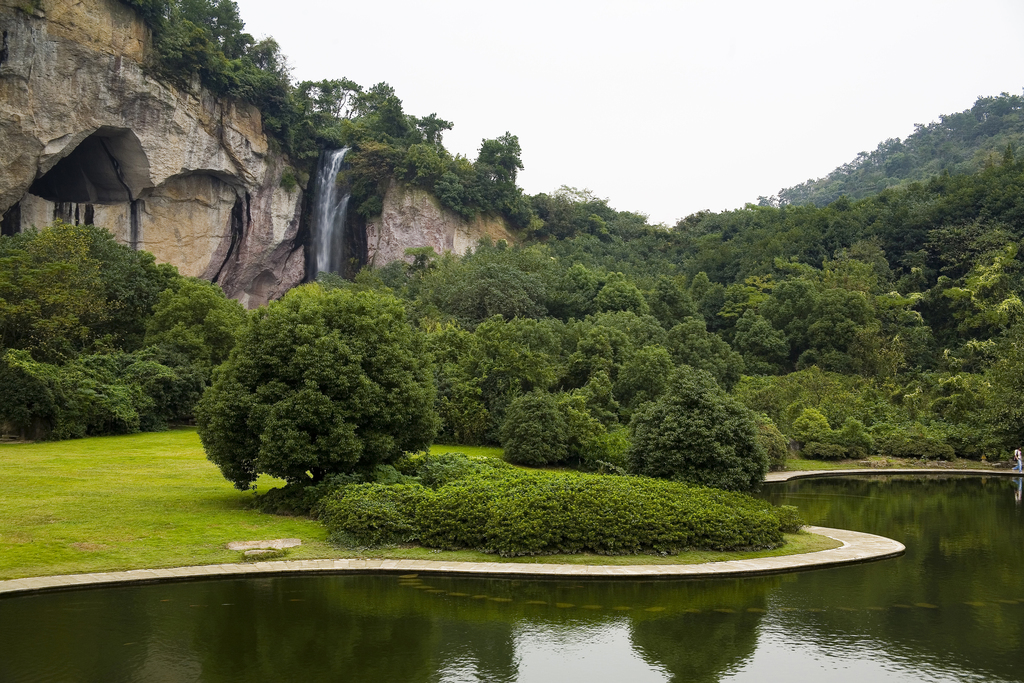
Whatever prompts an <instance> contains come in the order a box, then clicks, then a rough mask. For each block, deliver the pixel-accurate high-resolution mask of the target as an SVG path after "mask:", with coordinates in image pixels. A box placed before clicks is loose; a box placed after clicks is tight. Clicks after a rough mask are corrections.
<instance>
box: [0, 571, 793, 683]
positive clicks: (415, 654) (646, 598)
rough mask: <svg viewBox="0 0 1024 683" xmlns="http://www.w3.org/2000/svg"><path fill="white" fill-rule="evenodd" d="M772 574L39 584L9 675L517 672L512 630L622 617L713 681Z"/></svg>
mask: <svg viewBox="0 0 1024 683" xmlns="http://www.w3.org/2000/svg"><path fill="white" fill-rule="evenodd" d="M776 585H778V580H767V579H766V580H749V581H731V580H730V581H721V582H632V581H630V582H573V581H511V580H477V579H455V578H444V577H423V579H422V580H413V581H409V580H401V579H399V578H398V577H395V576H356V577H352V576H349V577H296V578H276V579H249V580H224V581H208V582H198V583H192V584H174V585H155V586H141V587H133V588H123V589H107V590H93V591H84V592H81V593H74V594H71V593H68V594H44V595H38V596H31V597H26V598H15V599H10V600H5V601H3V602H0V623H2V624H3V625H2V626H0V638H2V640H3V642H4V650H5V657H6V659H5V661H3V663H0V680H5V681H6V680H12V681H17V680H35V679H36V678H37V677H38V675H39V673H40V671H42V670H47V671H49V670H59V672H60V673H59V675H58V676H57V678H58V679H60V680H105V681H133V680H166V681H177V680H203V681H214V682H216V681H236V680H294V679H295V678H296V676H301V678H302V679H303V680H326V679H329V678H332V677H337V675H338V674H339V672H344V675H345V679H346V680H396V681H433V680H438V676H439V673H440V672H443V671H453V670H457V671H460V672H464V673H465V672H469V673H471V674H473V675H475V676H476V677H477V678H478V679H479V680H487V681H513V680H516V679H517V677H518V674H519V672H518V667H517V661H518V660H517V654H516V645H515V637H514V634H515V633H516V631H517V629H518V630H519V631H520V632H521V631H522V629H521V628H519V627H521V626H523V625H529V626H536V627H540V628H542V629H544V630H545V632H547V633H549V634H555V638H556V641H557V638H558V634H559V633H562V634H564V635H565V637H566V638H567V639H571V638H573V637H575V635H574V634H579V633H581V632H585V631H586V630H587V629H597V630H596V631H595V633H596V632H600V629H602V628H617V629H618V628H622V626H623V625H626V626H627V628H628V631H629V633H630V636H631V639H632V642H633V645H634V648H635V650H636V652H638V653H639V654H640V655H641V656H642V658H643V659H644V660H645V661H647V662H648V663H649V664H651V665H652V666H654V667H656V668H658V669H660V670H665V671H667V672H669V673H670V674H671V675H672V677H673V679H675V680H687V681H690V680H693V681H714V680H717V679H718V677H719V675H720V674H721V673H722V672H723V671H725V670H727V669H729V668H731V667H734V666H736V665H737V664H739V663H740V662H742V661H743V660H744V659H745V658H746V657H748V656H749V655H750V654H751V653H752V652H753V651H754V649H755V647H756V630H757V625H758V623H759V620H760V619H761V617H762V610H764V609H765V605H766V601H767V597H766V596H767V594H768V592H769V591H770V590H771V588H772V586H776ZM716 610H719V611H716ZM13 624H18V627H17V628H12V625H13ZM567 642H568V640H567ZM55 653H60V654H59V655H58V654H55Z"/></svg>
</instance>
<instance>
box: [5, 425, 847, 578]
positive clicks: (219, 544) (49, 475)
mask: <svg viewBox="0 0 1024 683" xmlns="http://www.w3.org/2000/svg"><path fill="white" fill-rule="evenodd" d="M446 450H450V451H461V452H465V453H467V454H469V455H476V456H480V457H495V455H498V456H500V449H491V448H474V447H464V446H435V447H432V448H431V451H432V452H438V453H439V452H445V451H446ZM495 451H497V453H495ZM280 483H281V482H280V481H278V480H274V479H272V478H270V477H261V478H260V480H259V481H258V482H257V492H263V491H266V490H269V489H270V488H271V487H273V486H275V485H279V484H280ZM253 495H254V494H253V493H252V492H244V491H238V490H236V489H234V488H233V487H232V486H231V485H230V484H229V483H228V482H227V481H225V480H224V479H223V478H222V477H221V475H220V471H219V470H218V469H217V468H216V467H215V466H214V465H212V464H211V463H210V462H209V461H208V460H207V459H206V456H205V454H204V453H203V449H202V445H201V444H200V442H199V438H198V436H197V435H196V433H195V430H190V429H181V430H172V431H169V432H160V433H147V434H133V435H130V436H116V437H95V438H89V439H77V440H73V441H60V442H55V443H37V444H17V445H3V446H0V579H12V578H20V577H25V576H45V575H52V574H72V573H83V572H97V571H117V570H124V569H143V568H154V567H175V566H192V565H201V564H217V563H224V562H238V561H241V559H242V555H241V553H239V552H237V551H232V550H227V549H226V548H225V545H226V544H227V543H228V542H230V541H244V540H262V539H271V538H298V539H301V540H302V546H301V547H298V548H293V549H290V550H288V551H287V552H286V554H285V558H286V559H312V558H340V557H387V558H417V559H439V560H465V561H471V562H481V561H491V562H493V561H505V560H503V559H502V558H499V557H497V556H494V555H486V554H484V553H479V552H473V551H459V552H443V553H438V552H435V551H432V550H430V549H427V548H390V549H375V550H366V551H360V550H352V549H343V548H336V547H334V546H332V545H330V544H329V543H328V542H327V532H326V530H325V529H324V528H323V527H322V526H321V525H320V524H319V523H318V522H316V521H313V520H310V519H306V518H300V517H282V516H277V515H268V514H263V513H260V512H257V511H256V510H253V509H252V507H251V503H252V497H253ZM787 538H788V540H789V541H790V542H789V544H787V545H786V546H784V547H783V548H780V549H776V550H773V551H766V552H758V553H703V552H701V553H682V554H680V555H677V556H667V557H662V556H654V555H638V556H615V557H606V556H587V555H576V556H545V557H539V558H538V557H528V558H517V559H516V560H514V561H517V562H555V563H580V564H620V565H621V564H658V563H682V564H692V563H698V562H709V561H716V560H723V559H742V558H746V557H765V556H772V555H785V554H792V553H799V552H811V551H813V550H820V549H824V547H835V545H838V544H836V543H834V542H832V541H831V540H830V539H822V538H821V537H815V536H812V535H810V534H797V535H790V536H788V537H787Z"/></svg>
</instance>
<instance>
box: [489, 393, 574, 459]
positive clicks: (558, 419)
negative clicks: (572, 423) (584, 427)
mask: <svg viewBox="0 0 1024 683" xmlns="http://www.w3.org/2000/svg"><path fill="white" fill-rule="evenodd" d="M568 431H569V427H568V425H567V424H566V422H565V417H564V415H563V414H562V411H561V410H559V406H558V400H557V399H556V398H555V396H554V395H553V394H549V393H547V392H546V391H532V392H530V393H528V394H524V395H522V396H519V397H517V398H516V399H515V400H514V401H512V403H511V404H510V405H509V407H508V411H507V412H506V413H505V422H504V424H503V425H502V428H501V446H502V448H504V449H505V459H506V460H508V461H509V462H511V463H515V464H517V465H532V466H534V467H538V466H541V465H551V464H555V463H560V462H562V461H564V460H565V459H566V458H568V457H569V445H568V441H569V434H568Z"/></svg>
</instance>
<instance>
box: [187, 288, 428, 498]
mask: <svg viewBox="0 0 1024 683" xmlns="http://www.w3.org/2000/svg"><path fill="white" fill-rule="evenodd" d="M433 403H434V386H433V382H432V376H431V371H430V368H429V365H428V362H427V360H426V354H425V353H424V349H423V343H422V339H421V337H420V336H419V334H418V333H416V332H415V331H414V330H413V329H412V327H410V326H409V324H408V323H407V322H406V319H405V310H404V309H403V308H402V305H401V303H399V301H398V300H397V299H396V298H394V297H393V296H391V295H387V294H380V293H378V292H371V291H352V290H350V289H337V290H332V291H330V292H325V291H324V290H323V289H322V288H321V287H320V286H319V285H317V284H310V285H306V286H303V287H299V288H296V289H293V290H292V291H291V292H289V293H288V294H287V295H286V296H285V297H284V298H283V299H281V300H280V301H277V302H273V303H271V304H270V305H269V306H268V307H267V308H265V309H261V310H260V311H258V312H257V313H255V314H254V315H253V316H252V317H251V318H250V319H249V322H248V325H247V326H246V328H245V331H244V332H243V333H242V335H241V338H240V339H239V342H238V344H237V345H236V347H235V349H234V350H233V351H232V353H231V357H230V358H229V360H228V361H227V362H226V363H225V364H224V365H223V366H221V368H220V370H219V371H218V372H217V375H216V381H215V382H214V385H213V386H212V387H211V388H210V389H209V390H208V391H207V392H206V394H205V395H204V396H203V399H202V401H201V402H200V404H199V406H198V409H197V411H196V418H197V422H198V424H199V436H200V438H201V439H202V441H203V446H204V447H205V448H206V454H207V457H209V458H210V460H212V461H213V462H214V463H216V464H217V466H218V467H220V469H221V472H223V474H224V476H225V477H226V478H227V479H229V480H230V481H232V482H233V483H234V484H235V486H237V487H238V488H241V489H246V488H248V487H249V485H250V484H251V483H252V482H253V481H255V479H256V477H257V476H258V475H259V474H260V473H261V472H265V473H267V474H270V475H273V476H276V477H281V478H282V479H285V480H287V481H288V482H298V483H304V482H309V483H314V482H317V481H320V480H322V479H323V478H324V477H325V476H327V475H329V474H334V473H341V472H351V471H354V470H357V469H362V468H369V467H373V466H374V465H377V464H381V463H389V462H393V461H395V460H397V459H398V458H399V457H400V456H401V455H402V453H403V452H406V451H416V450H420V449H422V448H425V447H426V446H428V445H429V444H430V442H431V440H432V439H433V436H434V433H435V431H436V422H437V418H436V415H435V414H434V411H433Z"/></svg>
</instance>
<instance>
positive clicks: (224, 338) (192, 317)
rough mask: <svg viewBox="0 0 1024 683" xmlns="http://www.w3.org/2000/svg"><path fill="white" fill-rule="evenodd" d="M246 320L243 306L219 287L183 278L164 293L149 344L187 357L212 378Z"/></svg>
mask: <svg viewBox="0 0 1024 683" xmlns="http://www.w3.org/2000/svg"><path fill="white" fill-rule="evenodd" d="M245 320H246V312H245V309H244V308H243V307H242V305H241V304H240V303H238V302H237V301H235V300H234V299H228V298H227V297H226V296H224V291H223V290H222V289H221V288H220V287H219V286H217V285H215V284H213V283H211V282H207V281H205V280H199V279H197V278H182V279H180V280H178V281H176V282H175V283H174V284H172V285H171V286H170V287H168V288H167V289H165V290H164V291H163V292H161V293H160V298H159V299H158V301H157V303H156V305H155V306H154V307H153V316H152V317H151V318H150V319H149V323H148V324H147V326H146V344H147V345H148V346H166V347H168V348H170V349H172V350H174V351H177V352H179V353H183V354H185V355H186V356H187V357H188V358H189V360H190V361H192V362H193V363H195V364H196V365H197V366H198V367H199V368H201V369H202V370H203V372H204V374H205V375H206V376H207V377H209V376H210V374H211V373H212V371H213V368H215V367H217V366H218V365H220V364H221V363H223V362H224V361H226V360H227V359H228V355H229V354H230V353H231V349H233V348H234V347H235V340H236V339H237V337H238V334H239V333H240V332H241V329H242V326H243V325H244V324H245Z"/></svg>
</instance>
